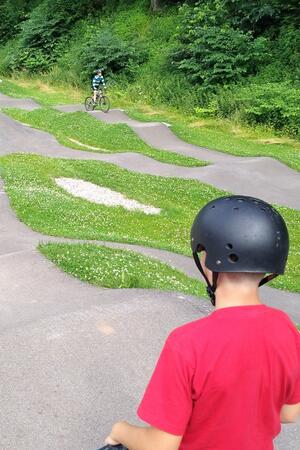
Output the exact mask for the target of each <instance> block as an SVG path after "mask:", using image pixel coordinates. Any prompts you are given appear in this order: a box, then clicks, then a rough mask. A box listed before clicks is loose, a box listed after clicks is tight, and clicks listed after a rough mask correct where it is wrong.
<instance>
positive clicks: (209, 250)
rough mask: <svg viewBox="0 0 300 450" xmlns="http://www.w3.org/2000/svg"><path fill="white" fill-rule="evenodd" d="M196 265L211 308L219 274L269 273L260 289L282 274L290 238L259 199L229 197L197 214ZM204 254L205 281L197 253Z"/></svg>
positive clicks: (275, 214) (276, 216) (194, 233)
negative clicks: (210, 277)
mask: <svg viewBox="0 0 300 450" xmlns="http://www.w3.org/2000/svg"><path fill="white" fill-rule="evenodd" d="M191 247H192V252H193V257H194V260H195V263H196V265H197V267H198V269H199V270H200V272H201V273H202V275H203V276H204V278H205V281H206V283H207V292H208V294H209V296H210V298H211V301H212V303H213V305H214V304H215V291H216V288H217V278H218V273H220V272H249V273H251V272H252V273H264V274H269V275H268V276H266V277H265V278H263V280H261V282H260V286H261V285H263V284H265V283H267V282H268V281H270V280H271V279H272V278H275V277H276V276H277V275H279V274H283V273H284V269H285V265H286V261H287V257H288V251H289V237H288V230H287V227H286V224H285V222H284V220H283V218H282V217H281V215H280V214H279V213H278V212H277V211H276V210H275V209H274V208H273V207H272V206H271V205H269V204H268V203H266V202H264V201H263V200H259V199H258V198H253V197H247V196H243V195H240V196H239V195H232V196H227V197H221V198H217V199H216V200H213V201H211V202H209V203H208V204H207V205H206V206H204V208H202V209H201V210H200V211H199V213H198V214H197V216H196V218H195V220H194V223H193V225H192V229H191ZM202 250H205V251H206V259H205V265H206V267H207V268H208V269H209V270H211V271H212V273H213V282H212V284H211V283H210V282H209V280H208V279H207V277H206V275H205V273H204V271H203V268H202V266H201V262H200V259H199V256H198V253H199V252H201V251H202Z"/></svg>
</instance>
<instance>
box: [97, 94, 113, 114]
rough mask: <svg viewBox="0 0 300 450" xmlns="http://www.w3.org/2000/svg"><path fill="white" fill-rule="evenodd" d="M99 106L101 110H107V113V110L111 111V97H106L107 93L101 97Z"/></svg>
mask: <svg viewBox="0 0 300 450" xmlns="http://www.w3.org/2000/svg"><path fill="white" fill-rule="evenodd" d="M99 106H100V109H101V111H103V112H105V113H107V112H108V111H109V108H110V101H109V98H108V97H106V95H103V96H102V97H101V98H100V101H99Z"/></svg>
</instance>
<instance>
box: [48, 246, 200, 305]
mask: <svg viewBox="0 0 300 450" xmlns="http://www.w3.org/2000/svg"><path fill="white" fill-rule="evenodd" d="M39 249H40V251H41V252H42V253H43V254H44V255H45V256H46V257H47V258H49V259H50V260H51V261H52V262H54V263H55V264H57V265H58V267H60V268H61V269H62V270H63V271H64V272H67V273H69V274H71V275H73V276H74V277H77V278H79V279H80V280H82V281H87V282H89V283H92V284H95V285H96V286H102V287H106V288H142V289H160V290H163V291H178V292H183V293H185V294H189V295H194V296H201V297H203V296H205V287H204V284H203V283H201V282H200V281H197V280H195V279H193V278H189V277H188V276H186V275H185V274H184V273H182V272H180V271H179V270H176V269H174V268H172V267H170V266H169V265H168V264H165V263H162V262H160V261H158V260H156V259H153V258H148V257H145V256H142V255H140V254H139V253H136V252H133V251H129V250H116V249H111V248H108V247H104V246H96V245H91V244H46V245H40V246H39Z"/></svg>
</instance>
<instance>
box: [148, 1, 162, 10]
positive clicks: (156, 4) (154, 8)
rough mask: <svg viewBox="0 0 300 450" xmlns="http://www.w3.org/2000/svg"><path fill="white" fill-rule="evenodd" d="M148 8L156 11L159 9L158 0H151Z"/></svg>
mask: <svg viewBox="0 0 300 450" xmlns="http://www.w3.org/2000/svg"><path fill="white" fill-rule="evenodd" d="M150 9H152V11H157V10H158V9H160V1H159V0H151V4H150Z"/></svg>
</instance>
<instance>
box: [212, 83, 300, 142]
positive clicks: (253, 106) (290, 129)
mask: <svg viewBox="0 0 300 450" xmlns="http://www.w3.org/2000/svg"><path fill="white" fill-rule="evenodd" d="M299 98H300V86H298V87H297V86H293V85H292V84H291V83H289V82H281V83H265V84H255V83H251V84H250V85H248V86H244V87H240V88H239V89H236V90H234V91H233V90H231V91H230V92H228V91H224V92H223V95H220V96H219V97H218V114H219V115H220V116H222V117H232V116H234V115H236V114H238V115H239V117H240V118H241V119H242V120H244V121H246V122H248V123H250V124H263V125H267V126H271V127H273V128H275V129H276V130H281V131H285V132H287V133H288V134H290V135H293V136H298V137H300V106H299Z"/></svg>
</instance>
